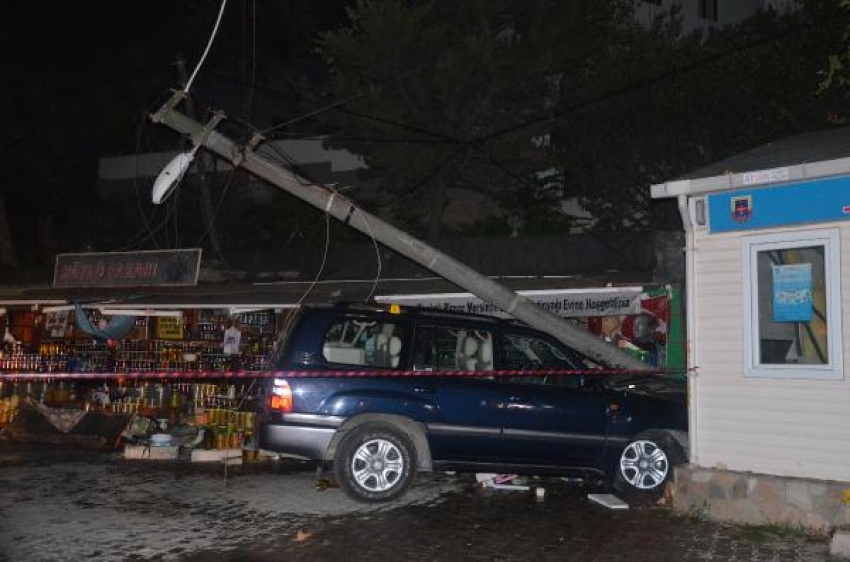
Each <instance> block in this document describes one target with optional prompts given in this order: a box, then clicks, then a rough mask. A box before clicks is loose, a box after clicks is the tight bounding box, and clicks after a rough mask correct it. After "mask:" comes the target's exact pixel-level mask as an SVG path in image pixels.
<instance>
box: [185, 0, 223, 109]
mask: <svg viewBox="0 0 850 562" xmlns="http://www.w3.org/2000/svg"><path fill="white" fill-rule="evenodd" d="M226 5H227V0H221V7H220V8H219V9H218V17H217V18H216V20H215V26H214V27H213V30H212V33H211V34H210V39H209V41H207V46H206V48H205V49H204V53H203V54H202V55H201V60H199V61H198V65H197V66H196V67H195V70H194V71H193V72H192V75H191V76H190V77H189V80H188V81H187V82H186V87H185V88H183V93H184V94H188V93H189V88H191V87H192V82H194V81H195V76H197V75H198V71H199V70H200V69H201V65H203V64H204V61H205V60H206V58H207V55H208V54H209V52H210V47H212V44H213V40H214V39H215V36H216V34H218V26H219V24H221V17H222V15H223V14H224V7H225V6H226Z"/></svg>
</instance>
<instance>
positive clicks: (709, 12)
mask: <svg viewBox="0 0 850 562" xmlns="http://www.w3.org/2000/svg"><path fill="white" fill-rule="evenodd" d="M699 17H701V18H702V19H705V20H711V21H717V0H699Z"/></svg>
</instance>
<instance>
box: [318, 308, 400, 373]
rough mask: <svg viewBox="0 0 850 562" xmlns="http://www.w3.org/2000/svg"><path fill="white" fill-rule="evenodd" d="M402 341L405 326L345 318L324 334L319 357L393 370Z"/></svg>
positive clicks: (365, 319) (396, 364)
mask: <svg viewBox="0 0 850 562" xmlns="http://www.w3.org/2000/svg"><path fill="white" fill-rule="evenodd" d="M406 341H407V328H406V326H404V325H402V324H397V323H393V322H387V321H383V320H370V319H368V318H358V317H345V318H341V319H340V320H337V321H336V322H334V323H333V324H332V325H331V327H330V329H329V330H328V331H327V333H326V334H325V338H324V342H323V344H322V356H323V357H324V358H325V360H326V361H328V362H330V363H338V364H343V365H356V366H362V367H379V368H388V369H394V368H397V367H398V366H399V364H400V360H401V357H402V355H403V353H404V346H405V342H406Z"/></svg>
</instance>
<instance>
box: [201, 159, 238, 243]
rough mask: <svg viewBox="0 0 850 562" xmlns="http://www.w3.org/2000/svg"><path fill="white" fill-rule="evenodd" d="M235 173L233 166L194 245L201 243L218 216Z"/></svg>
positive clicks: (235, 169)
mask: <svg viewBox="0 0 850 562" xmlns="http://www.w3.org/2000/svg"><path fill="white" fill-rule="evenodd" d="M236 173H237V168H233V169H232V170H231V172H230V177H228V178H227V182H226V183H225V184H224V188H223V189H222V191H221V196H220V197H219V198H218V203H216V206H215V209H214V210H213V214H212V216H211V217H207V218H208V220H207V221H206V223H207V228H206V229H205V230H204V233H203V234H201V236H200V237H199V238H198V241H197V242H195V246H196V247H197V246H199V245H200V244H201V242H203V241H204V239H205V238H206V237H207V236H208V235H209V233H210V231H211V230H212V227H213V225H214V224H215V220H216V218H217V217H218V213H219V211H220V210H221V205H222V203H224V198H225V196H226V195H227V191H228V190H229V189H230V187H231V186H232V185H233V180H234V179H235V178H236ZM201 208H202V209H203V205H201Z"/></svg>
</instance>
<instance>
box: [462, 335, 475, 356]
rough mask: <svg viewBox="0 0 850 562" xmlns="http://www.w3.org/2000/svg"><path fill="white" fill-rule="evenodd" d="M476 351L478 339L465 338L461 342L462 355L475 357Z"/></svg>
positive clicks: (473, 337)
mask: <svg viewBox="0 0 850 562" xmlns="http://www.w3.org/2000/svg"><path fill="white" fill-rule="evenodd" d="M476 351H478V338H476V337H475V336H467V338H466V340H464V342H463V354H464V355H465V356H467V357H475V352H476Z"/></svg>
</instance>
